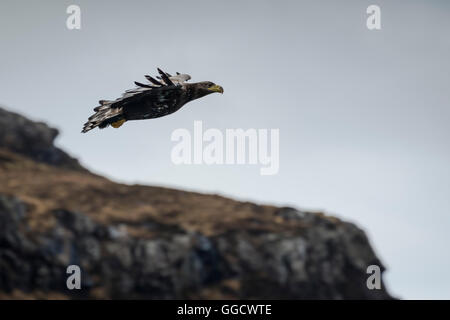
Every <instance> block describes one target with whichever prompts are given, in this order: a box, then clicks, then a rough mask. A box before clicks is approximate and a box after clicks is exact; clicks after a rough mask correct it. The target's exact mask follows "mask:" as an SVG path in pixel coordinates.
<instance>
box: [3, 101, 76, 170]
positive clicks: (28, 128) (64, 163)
mask: <svg viewBox="0 0 450 320" xmlns="http://www.w3.org/2000/svg"><path fill="white" fill-rule="evenodd" d="M57 136H58V130H56V129H54V128H49V127H48V126H47V125H45V124H44V123H41V122H33V121H31V120H28V119H27V118H25V117H22V116H21V115H19V114H17V113H13V112H8V111H6V110H4V109H2V108H0V148H5V149H8V150H11V151H14V152H17V153H19V154H22V155H25V156H27V157H29V158H30V159H33V160H35V161H37V162H43V163H47V164H51V165H55V166H61V167H64V168H69V169H78V170H84V169H83V168H82V167H81V166H80V164H79V163H78V160H76V159H74V158H72V157H70V156H69V155H68V154H67V153H65V152H64V151H62V150H61V149H58V148H57V147H55V146H54V145H53V141H54V140H55V138H56V137H57Z"/></svg>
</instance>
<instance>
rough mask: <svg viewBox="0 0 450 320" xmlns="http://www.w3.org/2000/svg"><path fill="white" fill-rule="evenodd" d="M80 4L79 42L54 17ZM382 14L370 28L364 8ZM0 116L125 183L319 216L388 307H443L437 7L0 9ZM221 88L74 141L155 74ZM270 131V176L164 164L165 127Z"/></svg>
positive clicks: (444, 46) (442, 77) (445, 223)
mask: <svg viewBox="0 0 450 320" xmlns="http://www.w3.org/2000/svg"><path fill="white" fill-rule="evenodd" d="M70 4H77V5H79V6H80V8H81V30H68V29H67V28H66V18H67V16H68V15H67V14H66V8H67V7H68V6H69V5H70ZM371 4H377V5H379V6H380V8H381V26H382V29H381V30H378V31H369V30H368V29H367V27H366V18H367V14H366V8H367V7H368V6H369V5H371ZM0 14H1V19H0V43H1V50H0V55H1V56H0V57H1V59H0V70H1V72H0V88H1V90H0V104H1V105H3V106H4V107H6V108H8V109H10V110H13V111H17V112H20V113H22V114H24V115H26V116H28V117H30V118H32V119H35V120H43V121H45V122H47V123H48V124H50V125H52V126H55V127H57V128H59V129H60V130H61V136H60V137H59V139H58V141H57V143H58V145H59V146H61V147H63V148H64V149H65V150H67V151H69V152H70V153H71V154H72V155H74V156H76V157H78V158H79V159H80V160H81V162H82V163H83V165H85V166H86V167H88V168H89V169H91V170H93V171H95V172H97V173H100V174H104V175H106V176H108V177H109V178H111V179H113V180H116V181H119V182H127V183H137V182H138V183H144V184H151V185H163V186H169V187H176V188H182V189H188V190H194V191H201V192H207V193H219V194H222V195H226V196H230V197H233V198H237V199H244V200H250V201H255V202H258V203H268V204H277V205H290V206H295V207H298V208H302V209H311V210H324V211H325V212H326V213H328V214H330V215H337V216H338V217H340V218H342V219H345V220H347V221H351V222H355V223H356V224H358V226H360V227H361V228H363V229H364V230H365V231H366V232H367V233H368V235H369V238H370V240H371V242H372V244H373V246H374V248H375V249H376V252H377V253H378V255H379V257H380V258H381V260H382V261H383V262H384V264H385V265H386V267H387V268H388V271H387V273H386V274H385V275H386V277H385V280H386V282H387V285H388V289H389V290H390V292H391V293H392V294H394V295H397V296H399V297H401V298H407V299H412V298H421V299H431V298H437V299H444V298H446V299H449V298H450V275H449V273H448V270H450V256H449V253H448V252H449V250H448V243H449V242H450V234H449V232H448V228H449V227H450V215H449V213H450V196H449V195H450V166H449V163H450V147H449V142H448V141H449V138H450V128H449V120H450V106H449V101H450V99H449V98H450V90H449V88H448V87H449V83H450V82H449V80H450V60H449V54H450V37H449V34H448V31H449V30H450V19H449V14H450V2H448V1H425V0H423V1H408V2H406V1H398V0H397V1H392V0H391V1H378V0H376V1H374V0H371V1H365V0H354V1H313V0H311V1H256V0H255V1H211V0H208V1H199V0H192V1H170V2H168V1H98V0H96V1H93V0H92V1H86V0H78V1H72V0H71V1H61V0H58V1H56V0H55V1H33V2H31V1H17V0H16V1H12V0H11V1H7V0H3V1H1V2H0ZM157 67H161V68H163V69H164V70H166V71H167V72H170V73H175V72H176V71H179V72H182V73H188V74H190V75H191V76H192V81H203V80H210V81H213V82H215V83H217V84H220V85H222V86H223V87H224V89H225V93H224V95H222V96H221V95H218V94H214V95H211V96H208V97H205V98H203V99H201V100H198V101H195V102H192V103H190V104H188V105H186V106H185V107H184V108H183V109H181V110H180V111H179V112H177V113H175V114H173V115H171V116H168V117H165V118H161V119H157V120H149V121H138V122H128V123H126V124H125V125H124V126H123V127H121V128H120V129H117V130H116V129H111V128H108V129H105V130H102V131H99V130H95V131H91V132H89V133H88V134H81V133H80V130H81V128H82V125H83V123H84V122H85V121H86V120H87V117H89V116H90V115H91V113H92V109H93V108H94V107H95V106H97V101H98V100H100V99H115V98H117V97H118V96H120V95H121V94H122V92H123V91H124V90H126V89H129V88H131V87H133V86H134V85H133V81H141V82H142V81H144V80H145V79H144V74H152V75H154V74H155V72H156V68H157ZM195 120H202V121H203V125H204V127H205V128H218V129H220V130H225V129H227V128H242V129H248V128H256V129H272V128H275V129H279V130H280V131H279V132H280V171H279V173H278V174H277V175H274V176H261V175H260V174H259V166H251V165H243V166H242V165H241V166H236V165H235V166H233V165H223V166H219V165H211V166H206V165H191V166H188V165H184V166H176V165H174V164H173V163H172V162H171V158H170V153H171V149H172V148H173V146H174V144H175V143H174V142H172V141H171V140H170V137H171V133H172V132H173V131H174V130H175V129H177V128H187V129H189V130H193V125H194V121H195Z"/></svg>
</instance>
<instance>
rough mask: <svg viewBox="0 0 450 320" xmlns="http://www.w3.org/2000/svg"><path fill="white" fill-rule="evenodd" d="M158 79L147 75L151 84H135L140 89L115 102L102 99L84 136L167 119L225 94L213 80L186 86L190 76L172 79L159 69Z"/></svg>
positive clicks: (127, 92) (84, 128)
mask: <svg viewBox="0 0 450 320" xmlns="http://www.w3.org/2000/svg"><path fill="white" fill-rule="evenodd" d="M157 70H158V73H159V76H157V77H156V78H153V77H151V76H149V75H146V76H145V78H146V79H147V80H148V83H145V84H144V83H140V82H134V83H135V85H136V86H137V87H135V88H134V89H130V90H127V91H125V93H124V94H123V95H122V96H121V97H120V98H118V99H116V100H100V101H99V104H100V105H99V106H98V107H96V108H94V111H95V113H94V114H93V115H92V116H90V117H89V119H88V121H87V122H86V123H85V124H84V126H83V130H82V131H81V132H82V133H86V132H88V131H90V130H92V129H94V128H96V127H98V128H100V129H103V128H106V127H108V126H109V125H111V126H112V127H113V128H119V127H120V126H122V125H123V124H124V123H125V122H126V121H130V120H145V119H153V118H160V117H164V116H167V115H169V114H171V113H174V112H176V111H178V110H180V108H181V107H182V106H184V105H185V104H186V103H188V102H190V101H192V100H195V99H198V98H201V97H204V96H206V95H208V94H211V93H214V92H220V93H223V88H222V87H221V86H219V85H217V84H215V83H213V82H211V81H202V82H196V83H187V81H188V80H190V79H191V76H190V75H188V74H180V73H179V72H177V73H176V75H174V76H172V75H170V74H169V73H167V72H164V71H162V70H161V69H159V68H157Z"/></svg>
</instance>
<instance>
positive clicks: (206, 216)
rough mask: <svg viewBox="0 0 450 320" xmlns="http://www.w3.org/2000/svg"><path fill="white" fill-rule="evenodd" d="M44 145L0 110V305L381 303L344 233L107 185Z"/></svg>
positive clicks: (316, 220)
mask: <svg viewBox="0 0 450 320" xmlns="http://www.w3.org/2000/svg"><path fill="white" fill-rule="evenodd" d="M56 135H57V131H56V130H55V129H52V128H49V127H48V126H47V125H45V124H43V123H36V122H32V121H30V120H27V119H25V118H24V117H21V116H19V115H17V114H13V113H10V112H7V111H5V110H2V109H0V298H3V299H10V298H150V299H153V298H158V299H159V298H162V299H172V298H206V299H214V298H272V299H280V298H289V299H388V298H390V296H389V294H388V293H387V292H386V290H385V289H384V286H382V289H381V290H369V289H367V287H366V280H367V277H368V275H367V273H366V268H367V266H369V265H372V264H376V265H379V266H381V268H382V270H383V267H382V264H381V262H380V261H379V259H378V258H377V257H376V255H375V254H374V252H373V250H372V248H371V246H370V244H369V241H368V239H367V237H366V235H365V234H364V232H363V231H362V230H361V229H359V228H358V227H357V226H355V225H353V224H351V223H347V222H344V221H341V220H339V219H337V218H334V217H329V216H326V215H324V214H322V213H317V212H306V211H301V210H297V209H293V208H277V207H273V206H264V205H257V204H253V203H248V202H238V201H234V200H231V199H227V198H224V197H220V196H217V195H206V194H198V193H192V192H184V191H179V190H172V189H166V188H158V187H150V186H142V185H124V184H118V183H114V182H112V181H110V180H107V179H105V178H103V177H100V176H96V175H93V174H91V173H89V172H88V171H87V170H85V169H83V168H82V167H81V166H80V165H79V163H78V161H77V160H76V159H74V158H72V157H70V156H69V155H68V154H67V153H65V152H64V151H62V150H60V149H58V148H56V147H55V146H54V145H53V141H54V139H55V137H56ZM68 265H78V266H79V267H80V268H81V289H80V290H69V289H67V287H66V279H67V277H68V274H67V273H66V268H67V266H68Z"/></svg>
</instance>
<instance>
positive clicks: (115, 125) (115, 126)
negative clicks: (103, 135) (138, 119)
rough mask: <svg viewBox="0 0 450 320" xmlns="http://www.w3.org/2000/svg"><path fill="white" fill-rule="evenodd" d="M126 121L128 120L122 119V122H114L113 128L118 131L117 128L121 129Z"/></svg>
mask: <svg viewBox="0 0 450 320" xmlns="http://www.w3.org/2000/svg"><path fill="white" fill-rule="evenodd" d="M125 121H127V120H125V119H122V120H119V121H116V122H113V123H111V126H112V127H113V128H116V129H117V128H119V127H120V126H121V125H123V124H124V123H125Z"/></svg>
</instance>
